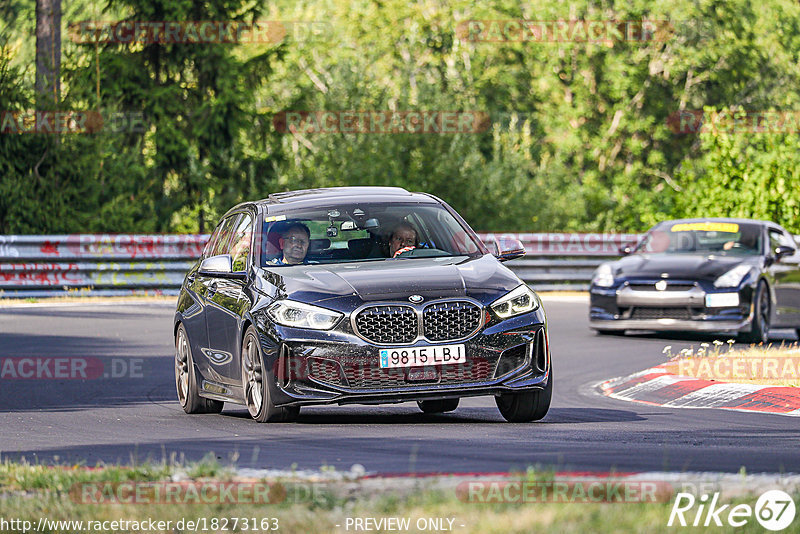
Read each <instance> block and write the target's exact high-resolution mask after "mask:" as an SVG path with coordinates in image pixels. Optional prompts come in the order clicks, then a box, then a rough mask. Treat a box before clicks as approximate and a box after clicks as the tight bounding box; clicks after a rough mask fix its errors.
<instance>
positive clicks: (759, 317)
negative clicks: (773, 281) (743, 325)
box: [744, 280, 771, 343]
mask: <svg viewBox="0 0 800 534" xmlns="http://www.w3.org/2000/svg"><path fill="white" fill-rule="evenodd" d="M753 302H755V305H754V306H753V321H752V323H750V331H749V332H747V333H746V334H745V335H744V338H745V340H746V341H748V342H750V343H766V342H767V341H769V321H770V311H771V308H770V298H769V288H768V287H767V284H766V282H764V281H763V280H762V281H761V282H759V283H758V288H757V289H756V292H755V294H754V295H753Z"/></svg>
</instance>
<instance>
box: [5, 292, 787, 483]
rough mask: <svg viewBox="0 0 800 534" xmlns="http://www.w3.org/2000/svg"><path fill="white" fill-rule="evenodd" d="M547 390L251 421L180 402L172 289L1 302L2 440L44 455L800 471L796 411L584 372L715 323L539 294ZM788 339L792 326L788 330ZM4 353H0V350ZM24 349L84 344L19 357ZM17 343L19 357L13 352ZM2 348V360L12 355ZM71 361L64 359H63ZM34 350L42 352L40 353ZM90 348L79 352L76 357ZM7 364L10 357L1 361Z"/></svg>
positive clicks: (461, 467) (486, 467)
mask: <svg viewBox="0 0 800 534" xmlns="http://www.w3.org/2000/svg"><path fill="white" fill-rule="evenodd" d="M545 308H546V310H547V313H548V320H549V323H550V339H551V343H552V352H553V361H554V371H555V380H556V382H555V394H554V399H553V404H552V407H551V409H550V412H549V414H548V416H547V417H546V418H545V419H544V420H543V421H542V422H539V423H531V424H508V423H505V422H504V421H503V419H502V418H501V416H500V414H499V412H498V411H497V409H496V407H495V404H494V400H493V399H492V398H489V397H483V398H475V399H467V400H462V402H461V405H460V407H459V409H458V410H457V411H455V412H453V413H451V414H445V415H423V414H422V413H421V412H420V411H419V409H418V408H417V406H416V404H411V403H406V404H399V405H387V406H359V405H350V406H326V407H314V408H303V410H302V412H301V415H300V419H299V421H298V422H297V423H292V424H266V425H265V424H257V423H255V422H253V421H251V420H250V419H249V415H248V414H247V411H246V409H245V408H244V407H239V406H234V405H226V407H225V410H224V412H223V414H222V415H200V416H188V415H186V414H184V413H183V411H182V410H181V407H180V405H179V404H178V402H177V400H176V397H175V392H174V389H175V386H174V376H173V350H174V349H173V346H172V330H171V326H172V323H171V318H172V315H173V311H174V307H173V306H172V304H170V303H158V302H156V303H146V304H130V303H129V304H79V305H69V304H60V305H48V304H43V305H42V304H38V305H31V306H29V307H4V308H0V359H4V362H3V363H4V367H3V368H2V370H1V371H2V376H3V378H2V379H0V428H1V429H2V431H0V454H2V458H3V459H5V458H11V459H21V458H23V457H24V458H25V459H26V460H28V461H29V462H43V463H54V462H55V463H70V464H73V463H83V464H87V465H95V464H96V463H98V462H101V461H102V462H114V463H116V462H123V463H133V462H142V461H146V460H148V459H149V460H153V461H161V460H162V459H165V458H166V459H169V458H174V459H176V460H199V459H201V458H203V457H204V456H206V455H207V454H209V453H210V452H213V454H215V455H216V456H217V458H219V460H220V461H221V462H224V463H230V462H233V463H236V464H237V465H238V466H240V467H252V468H280V469H283V468H290V467H291V466H293V465H295V466H296V467H297V468H299V469H318V468H320V467H321V466H323V465H327V466H335V467H336V468H337V469H343V470H347V469H350V467H351V466H352V465H353V464H361V465H363V466H364V467H365V468H366V469H367V471H370V472H377V473H401V472H402V473H406V472H416V473H422V472H426V473H427V472H498V471H503V472H505V471H509V470H511V469H518V468H526V467H527V466H530V465H539V466H547V467H553V468H555V469H557V470H569V471H608V470H612V469H613V470H617V471H651V470H653V471H727V472H737V471H739V470H740V469H741V468H742V467H744V468H745V469H746V470H747V472H748V473H759V472H795V473H797V472H800V447H798V443H800V419H798V418H795V417H786V416H779V415H768V414H757V413H741V412H733V411H722V410H713V409H699V410H698V409H694V410H689V409H673V408H669V409H667V408H659V407H654V406H648V405H644V404H638V403H632V402H624V401H617V400H612V399H609V398H606V397H603V396H601V395H599V394H598V393H597V392H596V388H595V387H594V384H596V383H597V382H599V381H602V380H604V379H607V378H611V377H615V376H620V375H625V374H629V373H631V372H634V371H639V370H642V369H645V368H647V367H649V366H651V365H655V364H658V363H661V362H663V361H664V357H663V356H662V349H663V348H664V346H665V345H671V346H672V348H673V349H672V350H673V353H674V352H677V351H679V350H680V349H681V348H683V347H688V346H690V345H694V346H695V347H697V346H698V345H699V343H701V342H703V341H709V340H710V339H713V338H701V337H689V336H671V337H670V336H664V335H658V336H657V335H655V334H650V335H646V334H641V335H636V336H628V337H619V336H597V335H595V334H594V333H593V332H591V331H590V330H589V329H588V327H587V301H586V300H585V299H581V298H577V299H576V298H561V299H556V300H552V299H547V300H545ZM785 339H788V340H793V339H794V337H793V336H792V335H791V334H789V335H787V336H786V337H785ZM9 357H10V358H12V359H11V360H8V358H9ZM20 357H29V358H42V357H51V358H60V357H71V358H85V360H81V361H82V363H81V365H86V367H82V368H81V369H79V370H80V371H82V372H85V373H86V374H87V376H89V377H90V378H88V379H65V378H59V376H65V375H68V374H69V372H70V370H69V369H68V366H69V365H72V364H71V363H70V364H63V365H62V366H61V367H60V368H56V366H57V365H58V364H57V363H53V361H51V362H50V363H49V364H47V366H44V364H41V363H40V364H39V365H40V368H38V369H36V374H38V375H39V377H38V378H37V377H33V378H14V376H13V374H14V373H17V372H19V371H22V372H23V373H26V374H30V373H31V372H32V370H33V364H27V366H25V367H20V366H19V362H21V360H20V359H18V358H20ZM15 358H17V359H15ZM8 361H10V362H12V363H11V364H8V363H7V362H8ZM69 361H70V362H71V361H74V360H69ZM40 362H41V361H40ZM86 362H88V364H87V363H86ZM7 365H11V367H6V366H7Z"/></svg>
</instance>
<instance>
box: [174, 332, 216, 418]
mask: <svg viewBox="0 0 800 534" xmlns="http://www.w3.org/2000/svg"><path fill="white" fill-rule="evenodd" d="M199 382H200V381H199V377H198V371H197V369H196V368H195V366H194V359H193V358H192V347H191V345H190V344H189V336H188V335H186V328H184V326H183V325H182V324H181V325H179V326H178V333H177V335H176V336H175V387H176V389H177V390H178V400H179V401H180V403H181V407H182V408H183V411H184V412H186V413H219V412H221V411H222V407H223V405H224V404H225V403H223V402H220V401H216V400H211V399H204V398H203V397H201V396H200V394H199V391H200V389H199V386H198V384H199Z"/></svg>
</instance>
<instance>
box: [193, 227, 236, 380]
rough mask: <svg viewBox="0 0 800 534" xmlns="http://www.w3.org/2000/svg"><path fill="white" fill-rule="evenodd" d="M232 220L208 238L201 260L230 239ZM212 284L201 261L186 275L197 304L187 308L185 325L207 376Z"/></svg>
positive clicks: (195, 355)
mask: <svg viewBox="0 0 800 534" xmlns="http://www.w3.org/2000/svg"><path fill="white" fill-rule="evenodd" d="M231 225H232V221H230V220H228V219H225V220H223V221H221V222H220V223H219V224H218V225H217V227H216V228H215V229H214V231H213V232H212V233H211V237H210V238H209V239H208V242H207V243H206V246H205V247H204V248H203V254H202V255H201V256H200V261H201V262H202V260H204V259H206V258H208V257H209V256H212V255H213V254H214V250H215V248H216V247H217V245H218V244H219V243H220V241H221V240H225V239H230V229H231ZM210 284H211V279H210V278H209V277H208V276H204V275H202V274H200V269H199V263H198V265H197V266H195V267H193V268H192V270H191V271H189V274H188V275H187V277H186V287H187V289H188V290H189V293H190V294H191V295H192V298H193V299H194V300H195V302H196V305H193V306H192V307H191V308H189V309H188V310H187V313H185V314H184V316H183V325H184V327H185V328H186V332H187V334H188V336H189V343H190V345H191V348H192V354H193V355H194V363H195V365H196V366H197V367H198V369H200V372H201V373H202V374H203V375H204V376H205V375H207V372H208V371H207V368H208V362H207V360H206V358H205V355H204V354H205V353H204V352H203V351H204V350H205V349H207V348H208V328H207V327H206V316H205V312H206V308H207V304H208V289H209V285H210Z"/></svg>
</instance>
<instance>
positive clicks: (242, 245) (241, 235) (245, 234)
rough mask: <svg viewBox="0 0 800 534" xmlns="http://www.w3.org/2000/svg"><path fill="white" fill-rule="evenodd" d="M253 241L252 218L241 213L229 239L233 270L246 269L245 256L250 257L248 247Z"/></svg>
mask: <svg viewBox="0 0 800 534" xmlns="http://www.w3.org/2000/svg"><path fill="white" fill-rule="evenodd" d="M252 241H253V218H252V217H251V216H250V214H249V213H245V214H244V215H242V217H241V219H239V222H238V224H237V225H236V230H235V231H234V233H233V238H232V239H231V248H230V255H231V258H233V270H234V271H244V270H245V269H247V258H249V257H250V248H251V246H252V245H251V243H252Z"/></svg>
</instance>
